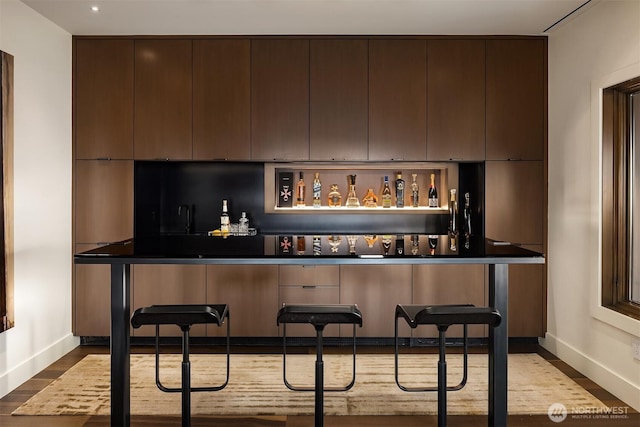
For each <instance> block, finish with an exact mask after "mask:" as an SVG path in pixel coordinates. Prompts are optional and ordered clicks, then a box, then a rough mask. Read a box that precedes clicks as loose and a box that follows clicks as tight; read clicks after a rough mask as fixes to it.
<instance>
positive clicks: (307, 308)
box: [276, 304, 362, 427]
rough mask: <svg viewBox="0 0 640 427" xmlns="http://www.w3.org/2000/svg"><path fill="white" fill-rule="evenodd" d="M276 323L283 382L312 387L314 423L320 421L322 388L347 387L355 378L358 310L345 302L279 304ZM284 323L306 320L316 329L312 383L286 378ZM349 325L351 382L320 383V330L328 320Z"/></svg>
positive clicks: (296, 389) (285, 324)
mask: <svg viewBox="0 0 640 427" xmlns="http://www.w3.org/2000/svg"><path fill="white" fill-rule="evenodd" d="M276 323H277V324H278V325H280V324H281V323H282V324H283V334H282V342H283V350H282V352H283V354H282V370H283V380H284V384H285V385H286V386H287V388H288V389H290V390H295V391H315V427H322V426H323V425H324V409H323V407H324V392H325V391H347V390H349V389H351V387H353V385H354V384H355V381H356V325H359V326H360V327H362V313H361V312H360V310H359V309H358V306H356V305H345V304H329V305H317V304H300V305H286V304H285V305H283V306H282V308H281V309H280V310H279V311H278V316H277V319H276ZM287 323H309V324H310V325H313V327H314V328H315V330H316V372H315V385H314V387H297V386H293V385H292V384H290V383H289V381H288V380H287ZM330 323H332V324H350V325H353V367H352V369H353V370H352V375H351V382H350V383H349V384H347V385H346V386H344V387H333V388H326V389H325V387H324V362H323V361H322V350H323V344H322V332H323V331H324V327H325V326H327V325H328V324H330Z"/></svg>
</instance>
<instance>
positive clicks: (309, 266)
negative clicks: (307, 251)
mask: <svg viewBox="0 0 640 427" xmlns="http://www.w3.org/2000/svg"><path fill="white" fill-rule="evenodd" d="M302 268H316V266H315V265H310V264H304V265H303V266H302Z"/></svg>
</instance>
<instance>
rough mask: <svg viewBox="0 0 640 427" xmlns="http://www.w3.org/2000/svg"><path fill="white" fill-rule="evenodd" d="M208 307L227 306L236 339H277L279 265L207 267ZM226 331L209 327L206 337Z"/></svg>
mask: <svg viewBox="0 0 640 427" xmlns="http://www.w3.org/2000/svg"><path fill="white" fill-rule="evenodd" d="M207 304H228V305H229V316H230V318H231V320H230V322H231V323H230V325H231V333H232V335H233V336H234V337H275V336H278V327H277V326H276V315H277V313H278V266H277V265H208V266H207ZM224 334H225V329H224V328H219V327H217V326H215V325H214V326H208V327H207V336H222V335H224Z"/></svg>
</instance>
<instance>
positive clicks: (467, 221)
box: [464, 193, 471, 237]
mask: <svg viewBox="0 0 640 427" xmlns="http://www.w3.org/2000/svg"><path fill="white" fill-rule="evenodd" d="M469 199H470V195H469V193H464V235H465V236H466V237H469V236H471V203H470V201H469Z"/></svg>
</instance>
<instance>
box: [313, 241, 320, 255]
mask: <svg viewBox="0 0 640 427" xmlns="http://www.w3.org/2000/svg"><path fill="white" fill-rule="evenodd" d="M313 255H314V256H320V255H322V241H321V240H320V236H313Z"/></svg>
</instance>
